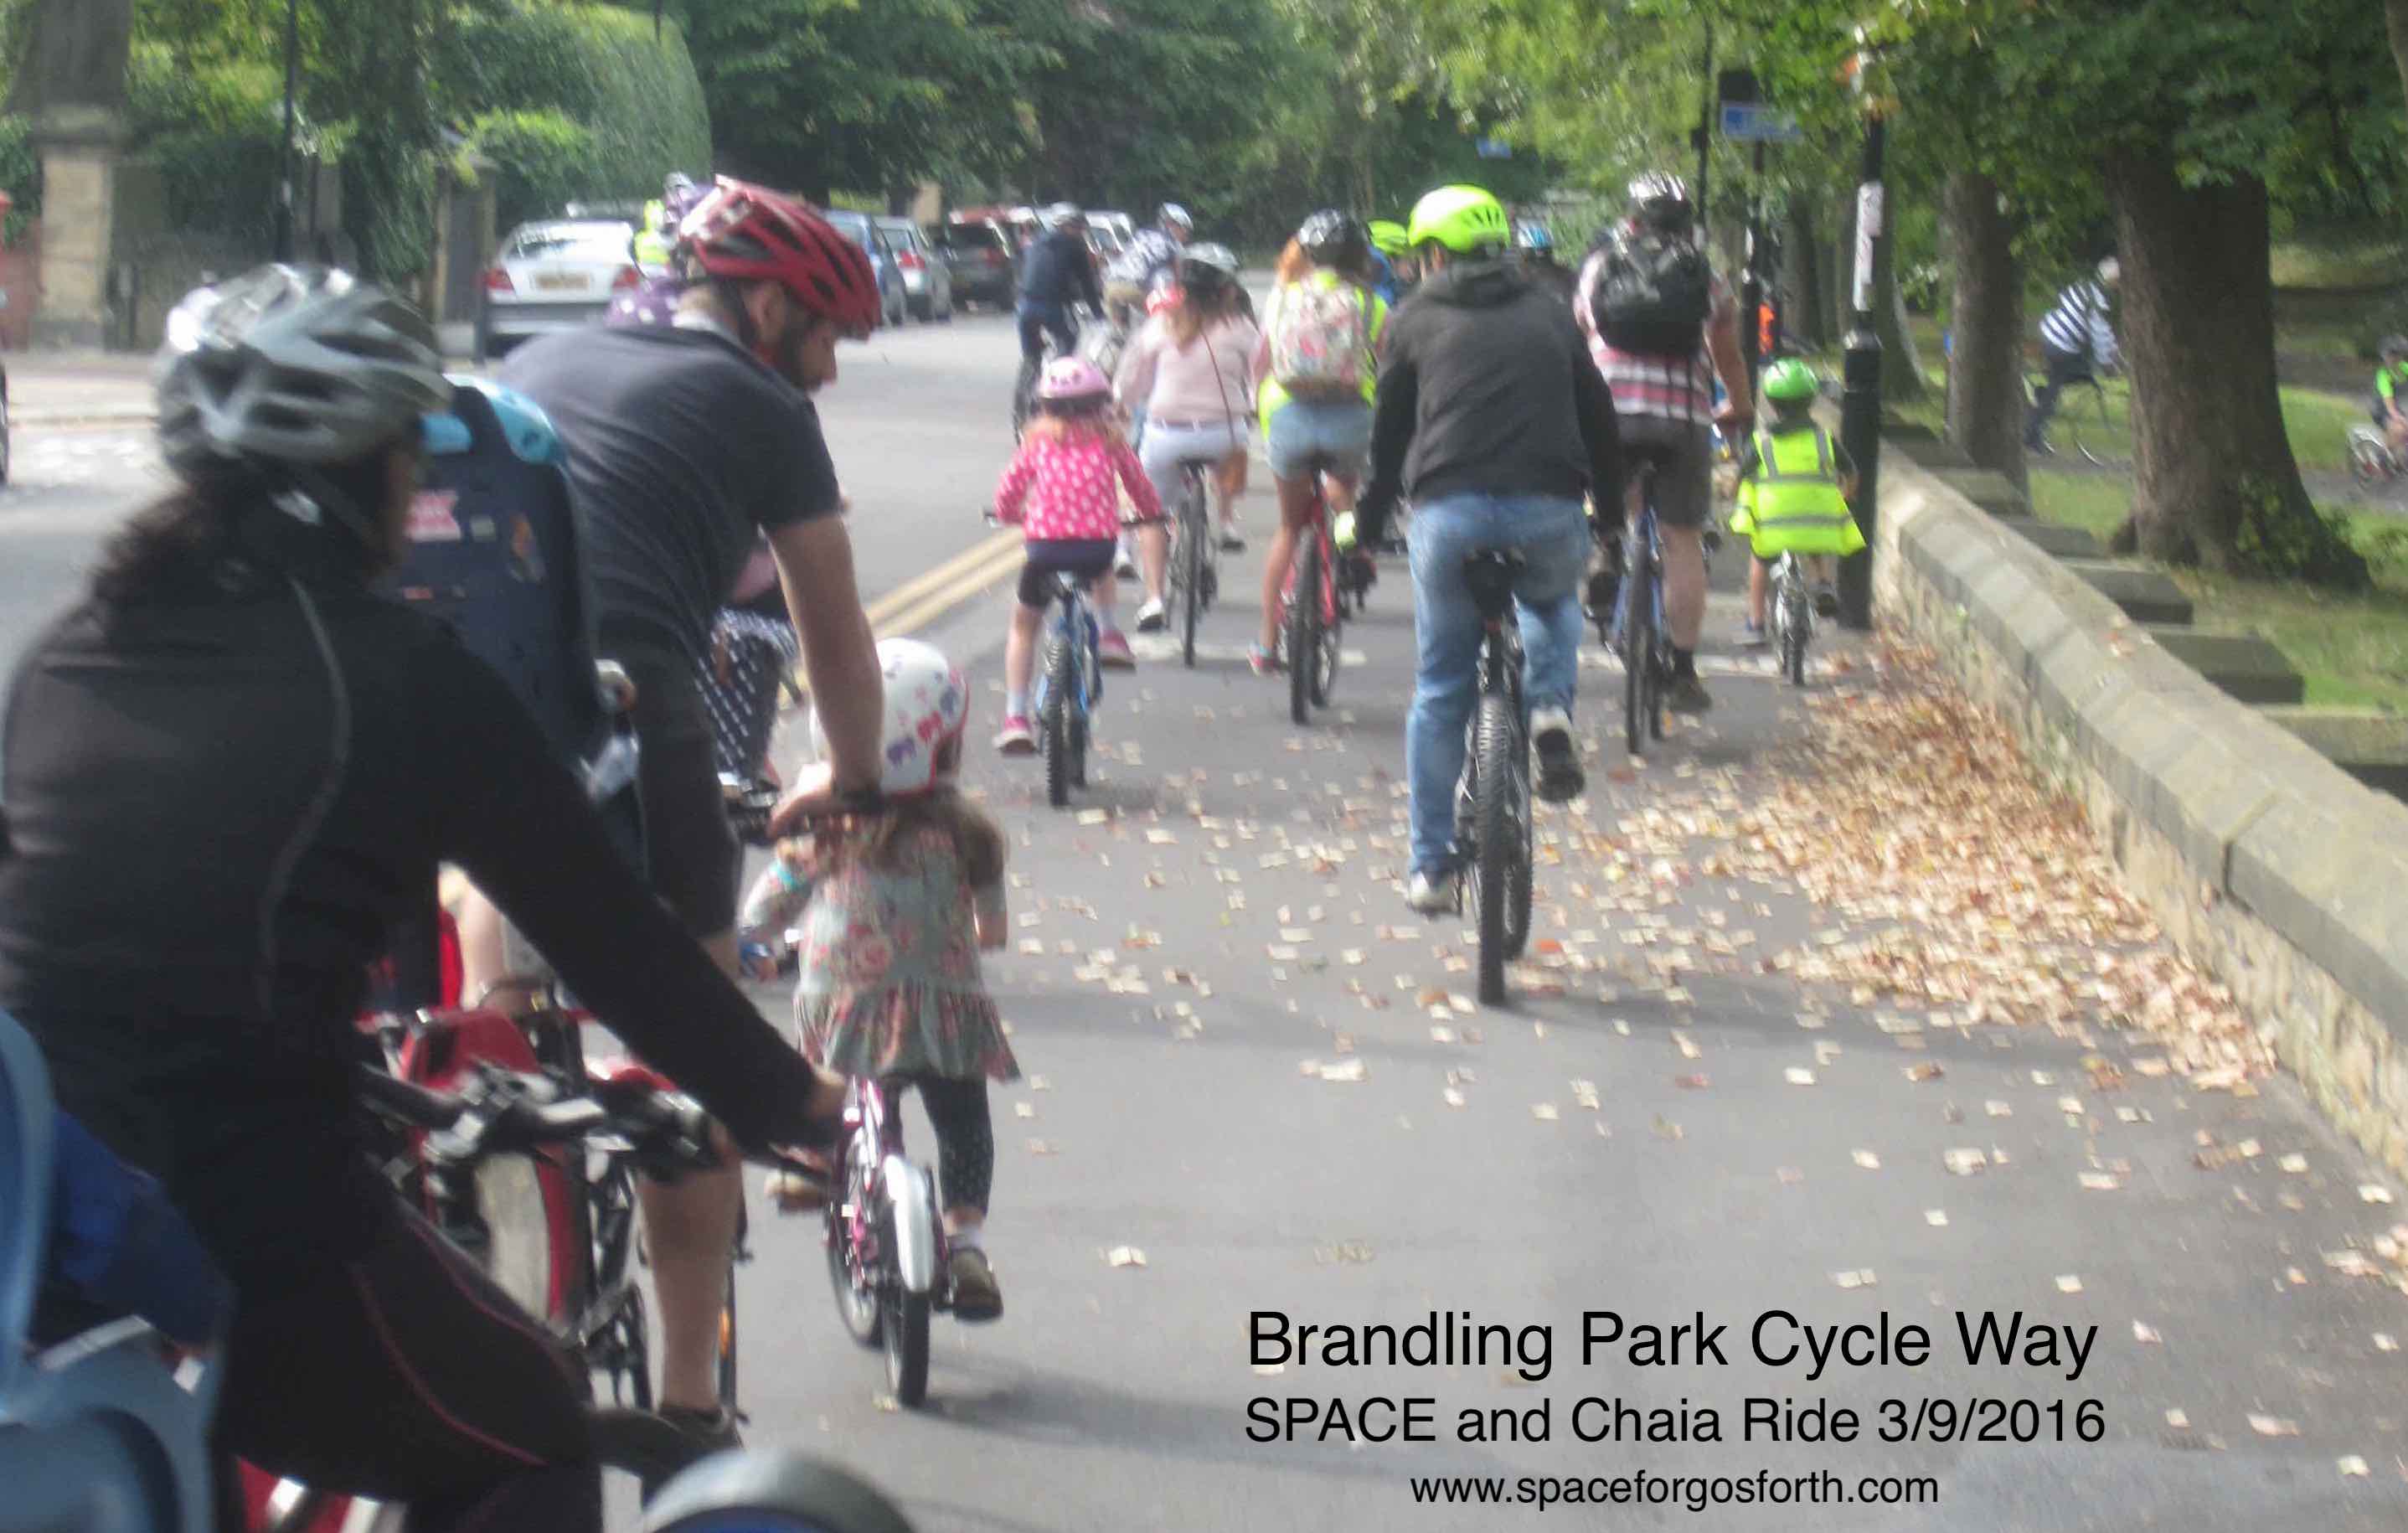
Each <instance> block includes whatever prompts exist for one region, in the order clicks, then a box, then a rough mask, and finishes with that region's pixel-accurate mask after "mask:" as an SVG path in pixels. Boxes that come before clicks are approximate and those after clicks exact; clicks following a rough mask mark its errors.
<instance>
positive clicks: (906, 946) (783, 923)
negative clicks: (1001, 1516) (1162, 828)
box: [741, 638, 1020, 1321]
mask: <svg viewBox="0 0 2408 1533" xmlns="http://www.w3.org/2000/svg"><path fill="white" fill-rule="evenodd" d="M878 658H879V662H880V665H881V667H882V669H883V670H884V672H885V675H886V738H885V746H884V750H883V752H882V763H883V764H882V769H881V771H880V774H879V781H878V790H879V794H880V796H881V798H882V800H883V803H882V807H881V808H880V809H878V810H876V811H875V812H872V813H868V814H864V815H858V816H852V817H848V818H845V819H842V820H832V821H826V822H823V823H822V824H823V827H824V828H822V829H819V830H817V831H815V832H814V833H813V834H810V835H808V836H803V837H797V838H792V839H788V840H784V841H781V842H780V843H779V844H778V848H777V858H776V860H775V861H774V862H773V863H771V864H770V866H769V868H768V870H767V872H765V873H763V874H762V875H761V878H760V880H759V881H757V882H755V883H754V884H753V891H752V893H751V894H750V895H747V896H745V900H744V911H743V915H742V917H741V928H742V931H743V934H744V940H745V942H746V944H747V945H748V947H751V946H754V945H761V946H767V948H768V949H770V950H771V951H772V952H773V953H781V952H783V951H784V949H785V934H786V931H787V928H788V927H789V925H791V924H797V923H798V924H799V931H798V933H797V936H798V938H799V940H798V941H797V942H796V944H795V947H794V950H793V955H794V957H795V959H796V963H797V965H798V967H799V974H800V978H799V981H798V982H797V984H796V989H795V1025H796V1031H797V1033H798V1034H799V1037H800V1042H801V1046H802V1050H803V1053H804V1054H805V1055H806V1056H808V1057H810V1058H811V1059H813V1060H817V1061H819V1062H820V1063H821V1064H822V1066H823V1067H825V1068H827V1069H831V1070H835V1071H838V1072H839V1073H841V1074H844V1075H853V1076H863V1075H867V1076H876V1077H878V1078H880V1079H881V1080H883V1081H886V1082H889V1083H890V1084H891V1085H892V1086H896V1087H899V1086H903V1085H911V1086H917V1087H918V1088H919V1091H920V1101H921V1105H922V1106H924V1107H925V1108H926V1109H927V1111H928V1121H929V1123H930V1124H931V1125H934V1126H935V1128H936V1131H937V1168H938V1174H939V1178H940V1180H941V1182H942V1185H943V1194H944V1203H945V1211H944V1218H945V1238H946V1241H947V1243H948V1245H949V1246H950V1247H951V1248H952V1253H953V1254H952V1257H951V1259H950V1262H949V1265H948V1267H947V1271H946V1276H947V1278H948V1280H949V1282H950V1283H951V1285H952V1291H953V1315H954V1318H956V1319H959V1320H965V1321H978V1320H993V1319H995V1318H996V1317H997V1316H999V1315H1001V1314H1002V1313H1003V1294H1002V1291H1001V1290H1000V1289H999V1288H997V1287H996V1281H995V1270H994V1268H992V1267H991V1266H989V1265H988V1262H987V1258H986V1252H985V1246H984V1239H983V1232H984V1229H985V1225H986V1209H987V1195H988V1192H989V1190H990V1188H991V1187H992V1186H993V1184H994V1182H995V1130H994V1125H993V1124H992V1121H991V1120H990V1119H989V1117H988V1113H987V1099H986V1083H987V1082H988V1081H989V1080H996V1081H1011V1080H1015V1079H1017V1078H1018V1077H1019V1075H1020V1066H1019V1063H1018V1061H1016V1060H1015V1059H1013V1057H1012V1053H1011V1044H1010V1043H1009V1042H1008V1041H1006V1039H1005V1038H1004V1033H1003V1024H1002V1023H1001V1021H1000V1020H999V1019H998V1017H997V1016H996V1009H995V1002H994V1001H993V1000H992V999H990V998H989V997H988V996H987V993H986V985H985V981H983V980H982V978H981V976H980V972H979V950H980V949H982V948H999V947H1001V946H1003V940H1004V893H1003V860H1004V841H1003V833H1002V831H1000V830H998V829H997V828H996V824H995V822H994V821H992V820H990V819H988V818H987V817H986V815H985V814H983V813H982V812H981V811H980V810H979V809H977V807H976V806H974V805H972V804H971V803H970V802H969V801H968V799H966V798H964V797H963V796H962V794H961V789H960V786H959V784H958V782H957V781H956V774H957V773H958V772H959V771H960V768H961V759H962V732H963V727H964V725H966V724H968V722H969V688H968V683H967V682H965V681H963V679H962V673H961V671H960V670H958V669H957V668H955V667H954V666H953V665H952V663H950V662H949V661H947V660H946V659H945V657H944V656H943V655H942V654H941V653H939V652H938V651H937V650H936V649H934V648H933V647H931V646H929V645H926V644H923V643H921V642H919V641H918V640H916V639H908V638H889V639H884V640H882V641H881V642H880V643H879V646H878ZM811 734H812V738H813V740H814V743H816V744H818V745H819V747H820V751H821V753H822V754H823V755H824V754H825V751H826V746H825V742H824V740H823V739H821V738H820V724H819V717H818V715H817V714H816V713H814V714H813V715H812V718H811ZM798 918H799V919H798Z"/></svg>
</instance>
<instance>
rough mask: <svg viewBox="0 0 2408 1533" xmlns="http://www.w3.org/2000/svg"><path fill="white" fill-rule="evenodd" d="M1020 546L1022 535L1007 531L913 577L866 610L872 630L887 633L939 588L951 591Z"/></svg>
mask: <svg viewBox="0 0 2408 1533" xmlns="http://www.w3.org/2000/svg"><path fill="white" fill-rule="evenodd" d="M1020 546H1021V535H1020V533H1019V532H1018V531H1016V530H1014V529H1011V528H1005V529H1004V530H1002V531H1000V532H997V533H996V535H995V536H994V537H988V538H985V539H982V540H981V541H979V542H977V543H973V544H971V545H970V546H969V547H968V548H967V549H965V550H963V551H962V552H959V553H957V554H955V555H953V557H952V558H950V559H948V560H946V561H945V562H944V563H943V564H941V565H939V566H937V567H936V568H934V569H928V570H923V571H922V572H921V573H919V574H917V575H914V576H912V577H911V578H910V580H906V581H904V582H903V583H902V584H901V585H898V586H896V588H895V589H894V590H892V591H889V592H887V593H886V594H885V595H882V596H881V597H879V598H878V599H877V600H876V601H873V602H870V603H868V604H867V606H865V607H864V608H863V610H864V611H865V612H867V614H868V616H869V624H870V626H871V627H873V628H878V629H880V630H882V631H883V630H884V629H886V628H887V626H888V625H889V624H890V623H893V621H894V619H895V617H896V614H898V613H901V612H903V611H906V610H908V609H910V608H911V607H912V606H913V605H914V604H915V603H918V602H920V601H921V600H922V599H923V598H924V597H925V596H927V595H929V594H930V593H932V592H935V591H937V590H939V588H943V589H946V590H951V589H952V588H953V585H954V584H956V583H958V581H959V580H961V579H962V578H963V577H964V576H965V575H966V574H967V572H968V571H970V570H973V569H978V568H982V567H983V566H987V565H991V564H994V563H995V562H996V560H997V559H998V558H999V557H1000V556H1001V555H1002V553H1003V552H1004V551H1005V550H1007V549H1013V550H1016V549H1018V548H1019V547H1020Z"/></svg>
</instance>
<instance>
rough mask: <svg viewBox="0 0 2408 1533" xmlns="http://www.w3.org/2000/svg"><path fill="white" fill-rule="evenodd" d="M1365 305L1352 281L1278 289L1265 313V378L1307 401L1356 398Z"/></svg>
mask: <svg viewBox="0 0 2408 1533" xmlns="http://www.w3.org/2000/svg"><path fill="white" fill-rule="evenodd" d="M1366 307H1367V306H1366V305H1365V303H1364V299H1363V295H1362V294H1360V293H1358V292H1356V291H1355V285H1354V284H1353V283H1352V282H1335V283H1332V284H1331V285H1329V286H1328V287H1322V286H1320V285H1318V284H1317V283H1311V282H1300V283H1297V285H1296V286H1294V287H1289V288H1284V289H1282V290H1281V292H1280V294H1279V302H1278V304H1277V306H1276V307H1275V308H1274V309H1273V311H1272V315H1271V377H1273V378H1275V379H1277V380H1279V385H1280V387H1281V388H1283V389H1285V390H1286V391H1287V392H1288V393H1289V394H1296V395H1301V396H1307V397H1309V396H1312V395H1316V394H1326V395H1341V394H1359V393H1360V392H1361V391H1362V386H1363V350H1364V346H1365V344H1366V340H1367V337H1366V335H1365V326H1366V325H1367V324H1368V323H1369V316H1368V315H1367V314H1366V313H1365V308H1366Z"/></svg>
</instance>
